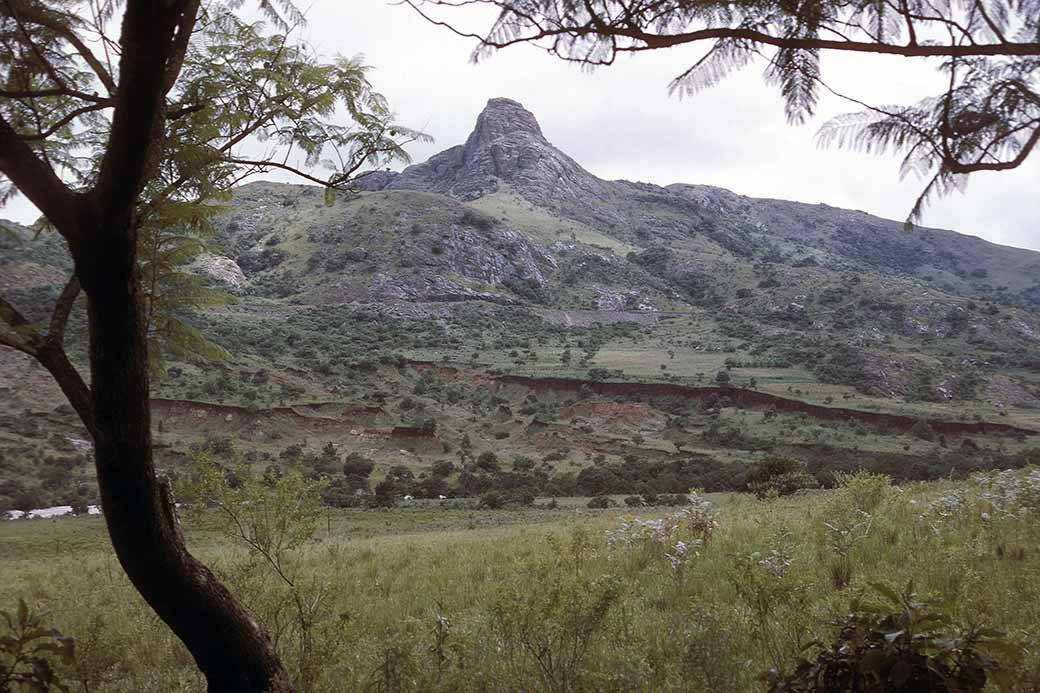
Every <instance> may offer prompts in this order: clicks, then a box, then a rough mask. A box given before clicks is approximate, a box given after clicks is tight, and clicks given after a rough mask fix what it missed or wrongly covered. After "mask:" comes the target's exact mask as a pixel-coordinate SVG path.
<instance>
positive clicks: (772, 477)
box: [747, 455, 819, 498]
mask: <svg viewBox="0 0 1040 693" xmlns="http://www.w3.org/2000/svg"><path fill="white" fill-rule="evenodd" d="M818 485H819V484H818V483H817V481H816V478H815V477H814V476H813V475H812V474H810V473H809V472H808V471H806V469H805V465H804V464H802V463H801V462H799V461H798V460H793V459H790V458H788V457H780V456H778V455H771V456H769V457H767V458H765V459H763V460H759V461H758V462H755V464H753V465H752V466H751V469H750V470H748V474H747V490H748V491H750V492H751V493H754V494H755V496H757V497H758V498H771V497H776V496H789V495H791V494H792V493H796V492H797V491H801V490H803V489H808V488H816V487H817V486H818Z"/></svg>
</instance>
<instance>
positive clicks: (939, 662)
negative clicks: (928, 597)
mask: <svg viewBox="0 0 1040 693" xmlns="http://www.w3.org/2000/svg"><path fill="white" fill-rule="evenodd" d="M874 588H875V590H876V591H877V592H878V593H879V594H880V595H881V596H882V597H883V598H884V600H885V603H883V604H880V605H871V604H864V603H860V602H854V603H853V606H852V613H851V614H850V615H849V616H847V617H846V618H845V619H843V620H842V621H840V622H837V623H836V625H837V626H838V627H839V628H840V630H839V632H838V636H837V639H836V640H835V642H834V643H833V644H832V645H830V646H829V647H824V646H823V645H821V644H819V643H814V644H812V645H810V648H811V651H813V652H814V653H813V654H811V655H810V656H809V657H804V658H802V659H800V660H799V661H798V663H797V665H796V667H795V669H794V671H793V672H792V673H790V674H789V675H787V676H781V675H780V674H778V672H776V671H775V670H773V671H770V672H768V673H767V674H766V678H767V680H768V681H769V683H770V684H771V685H770V688H769V690H770V691H771V693H803V692H804V693H810V692H811V693H822V692H824V691H827V692H833V693H846V692H847V693H852V692H853V691H890V692H891V693H911V692H913V691H958V692H964V693H967V692H969V691H981V690H983V689H984V688H985V687H986V683H987V682H988V681H989V680H990V677H991V676H993V675H995V674H998V673H1000V672H1001V671H1002V669H1003V667H1002V665H1001V664H1000V660H999V657H1000V656H1005V657H1008V656H1009V657H1010V658H1012V659H1017V657H1018V652H1017V650H1018V648H1016V647H1014V646H1013V645H1011V643H1009V642H1007V641H1006V640H1005V639H1004V636H1003V634H1001V633H999V632H997V631H995V630H991V629H988V628H984V627H981V626H972V627H970V628H967V629H964V628H956V627H954V626H952V625H951V624H950V621H949V619H948V617H947V616H945V615H944V614H942V613H939V612H936V611H933V610H929V609H928V606H927V604H925V603H924V602H923V601H921V600H920V598H919V597H918V596H917V595H916V594H914V592H913V585H912V584H911V585H908V586H907V588H906V590H905V591H904V592H903V593H902V594H897V593H896V592H895V590H892V589H891V588H889V587H887V586H885V585H874ZM1005 664H1009V662H1005Z"/></svg>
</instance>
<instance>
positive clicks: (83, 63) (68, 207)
mask: <svg viewBox="0 0 1040 693" xmlns="http://www.w3.org/2000/svg"><path fill="white" fill-rule="evenodd" d="M257 1H258V4H259V6H260V8H261V9H262V10H263V11H264V12H265V13H266V14H267V15H268V18H269V19H270V20H271V23H272V25H273V26H274V27H275V28H276V30H277V32H276V33H271V32H270V31H268V30H267V29H266V28H265V26H264V25H263V24H262V23H247V22H244V21H242V20H241V19H239V18H238V17H237V16H236V15H235V14H234V12H233V11H232V9H233V8H234V7H237V6H240V5H241V4H242V2H241V0H237V1H233V2H230V3H223V2H218V1H217V0H164V2H158V3H157V2H152V1H149V0H124V1H123V2H118V3H110V2H101V3H95V2H88V1H87V0H5V2H4V3H3V4H2V5H0V45H2V46H3V49H2V50H0V85H2V86H0V202H4V201H6V200H8V199H10V198H11V197H12V196H13V195H14V194H15V193H16V192H20V193H21V194H23V195H25V196H26V197H27V198H28V199H29V200H30V201H31V202H32V203H33V204H34V205H36V207H37V208H39V209H40V211H41V212H42V213H43V217H44V222H43V223H41V224H40V227H41V228H43V227H50V228H53V229H54V230H56V231H57V232H58V233H59V234H60V235H61V236H62V237H63V239H64V240H65V242H66V243H67V246H68V249H69V252H70V254H71V257H72V260H73V263H74V267H75V270H74V275H73V276H72V277H71V278H70V279H69V281H68V282H67V283H66V285H65V288H64V290H63V291H62V293H61V295H60V297H59V299H58V300H57V302H56V304H55V306H54V308H53V310H52V313H51V316H50V319H49V320H48V321H47V324H46V325H44V326H43V330H41V329H39V328H38V326H37V325H35V324H33V323H32V322H31V321H29V320H28V319H26V317H25V315H24V314H23V313H22V312H20V311H19V310H18V309H17V308H16V307H15V306H14V305H13V304H12V303H11V302H9V301H7V300H4V299H2V298H0V345H4V346H7V347H10V348H13V349H17V350H19V351H22V352H24V353H26V354H28V355H29V356H31V357H33V358H35V359H36V360H37V361H38V362H39V363H40V364H41V365H42V366H43V367H44V368H46V369H47V370H48V372H49V373H50V374H51V375H52V376H53V377H54V379H55V381H56V382H57V383H58V384H59V386H60V387H61V389H62V391H63V392H64V393H65V395H66V396H67V397H68V399H69V402H70V403H71V404H72V406H73V408H74V409H75V410H76V412H77V413H78V414H79V416H80V418H81V419H82V420H83V423H84V425H85V426H86V428H87V430H88V431H89V432H90V434H91V436H92V437H93V439H94V443H95V464H96V467H97V479H98V485H99V489H100V495H101V505H102V510H103V512H104V515H105V520H106V523H107V526H108V531H109V535H110V538H111V540H112V545H113V547H114V548H115V552H116V556H117V557H118V559H119V561H120V564H121V565H122V566H123V569H124V570H125V571H126V573H127V575H128V576H129V578H130V580H131V582H132V583H133V585H134V587H135V588H136V589H137V590H138V591H139V592H140V593H141V595H142V597H143V598H144V600H145V601H146V602H147V603H148V604H149V606H151V608H152V609H153V610H155V612H156V613H157V614H158V615H159V617H160V618H161V619H162V620H163V621H164V622H165V623H166V624H167V625H168V626H169V627H170V628H171V629H172V630H173V632H174V633H175V634H176V635H177V637H178V638H180V639H181V640H182V642H183V643H184V644H185V646H186V647H187V649H188V650H189V651H190V652H191V654H192V656H193V657H194V659H195V662H196V664H197V665H198V666H199V668H200V669H201V670H202V672H203V673H204V675H205V676H206V678H207V680H208V683H209V688H210V690H221V691H261V690H272V689H274V688H276V687H281V686H284V685H285V671H284V669H283V667H282V665H281V663H280V662H279V660H278V657H277V656H276V654H275V652H274V648H273V646H272V644H271V642H270V639H269V638H268V637H267V635H266V634H265V633H264V632H263V631H262V629H260V628H259V627H258V626H257V623H256V620H255V619H254V618H252V617H251V616H250V615H249V614H247V613H246V611H245V610H244V609H243V608H242V607H241V606H240V605H239V604H238V602H237V601H236V600H235V598H234V597H233V596H232V595H231V593H230V592H228V590H227V589H226V588H225V587H224V586H223V585H222V584H221V583H220V581H219V580H218V579H217V577H216V576H215V575H214V574H213V573H212V572H211V571H210V570H208V569H207V568H206V567H205V566H204V565H203V564H202V563H201V562H199V561H198V560H197V559H195V558H194V557H193V556H192V555H191V554H190V553H189V552H188V550H187V549H186V548H185V546H184V542H183V540H182V537H181V533H180V530H179V528H178V526H177V522H176V519H175V510H174V508H173V505H172V503H171V502H170V496H169V493H168V491H167V490H166V489H165V487H164V485H163V484H161V483H160V482H159V480H158V478H157V477H156V474H155V467H154V464H153V460H152V440H151V416H150V411H149V352H151V355H152V356H153V357H155V356H156V355H161V350H160V351H158V352H157V349H156V337H157V335H161V334H162V333H163V332H164V331H165V332H166V334H167V335H168V336H170V337H171V338H170V339H168V340H165V342H164V343H163V344H161V345H160V346H163V347H164V348H165V347H166V346H167V345H168V346H169V347H170V348H173V349H180V348H184V349H186V350H187V351H191V352H198V351H199V350H200V349H203V350H204V349H205V345H204V343H203V342H200V341H199V340H198V339H195V337H197V335H196V334H194V333H191V332H190V331H185V330H184V329H181V327H183V323H180V325H181V327H178V323H177V321H176V320H174V319H173V317H174V315H175V313H174V312H173V311H171V310H169V308H170V307H171V305H170V304H171V303H173V304H176V303H178V302H180V303H182V304H187V305H189V306H192V305H199V304H200V303H204V297H203V296H201V295H200V294H199V292H198V286H197V285H192V284H190V283H184V282H178V281H177V275H176V273H173V272H171V271H169V268H170V267H172V266H176V265H177V264H178V262H179V260H182V259H183V258H184V256H185V254H188V255H190V254H191V253H193V252H196V251H197V248H198V246H199V242H200V241H199V240H198V237H199V235H200V234H201V232H204V231H205V230H206V228H207V226H208V222H209V219H210V218H211V217H212V216H213V215H214V214H215V213H217V212H218V211H219V208H218V206H217V203H218V202H219V198H221V197H224V196H226V194H227V191H228V190H229V189H230V187H231V186H232V185H233V184H234V183H235V182H237V181H238V180H240V179H241V178H242V176H244V175H248V174H251V173H258V172H262V171H267V170H271V169H274V168H278V169H286V170H289V171H291V172H293V173H295V174H297V175H299V176H300V177H302V178H303V179H306V180H310V181H312V182H315V183H318V184H320V185H323V186H326V189H327V191H328V194H329V196H331V194H332V193H333V191H334V190H335V189H339V188H347V187H349V186H350V185H351V183H352V181H353V179H354V178H355V177H356V175H357V172H358V171H359V170H360V169H361V167H362V166H364V165H366V164H375V163H381V162H384V161H386V160H388V159H392V158H401V157H402V156H403V151H402V149H401V145H402V143H403V142H404V141H407V140H410V139H414V138H415V137H417V136H419V135H418V134H417V133H412V132H410V131H407V130H405V129H402V128H400V127H399V126H397V125H395V124H394V123H393V118H392V113H391V112H390V109H389V107H388V106H387V104H386V101H385V99H383V97H381V96H380V95H379V94H377V93H375V92H374V91H373V90H372V88H371V86H370V85H369V83H368V81H367V78H366V75H365V73H366V67H365V65H364V64H363V63H361V62H360V61H359V60H354V59H344V58H337V59H335V60H334V61H332V62H329V63H324V62H322V61H321V60H319V59H318V57H317V55H316V54H315V53H314V52H313V51H312V50H311V49H310V48H309V47H308V46H307V45H306V44H303V43H299V42H295V41H293V40H291V39H290V38H289V30H290V28H291V26H298V25H299V24H300V22H302V19H303V18H302V16H301V15H300V13H299V12H298V11H297V10H296V9H295V7H293V5H292V2H291V0H257ZM119 11H121V12H122V18H121V21H116V19H117V17H114V16H113V15H114V13H116V12H119ZM116 27H118V30H119V32H120V33H119V35H118V36H112V35H110V32H111V31H112V30H113V29H115V28H116ZM340 107H342V111H339V109H340ZM338 112H343V113H346V114H348V118H349V121H348V122H346V123H342V122H335V120H334V119H335V118H337V117H338ZM256 139H259V140H262V141H265V142H266V143H267V149H266V151H264V152H263V154H261V155H260V156H255V157H254V156H251V155H249V154H248V153H246V149H245V148H244V145H245V144H247V143H248V142H249V141H251V140H256ZM253 151H255V148H254V149H253ZM290 151H299V152H302V153H303V154H304V155H305V165H304V166H303V167H299V168H298V167H295V166H293V165H292V164H290V163H288V162H289V159H288V152H290ZM326 153H333V154H336V155H337V156H334V157H333V158H334V159H335V161H336V162H337V163H336V164H332V165H329V166H328V168H330V169H331V171H330V172H329V174H328V175H327V176H324V175H322V174H316V173H314V172H313V171H315V170H316V169H317V168H318V167H319V166H324V162H325V161H326V160H332V159H331V158H326V157H325V154H326ZM329 196H327V199H329V200H331V197H329ZM163 277H166V278H167V279H168V280H169V281H167V282H166V285H165V286H164V287H163V290H162V291H155V290H154V287H155V284H156V283H157V282H158V280H159V279H161V278H163ZM81 289H82V291H83V293H84V294H85V295H86V299H87V300H86V304H87V323H88V325H89V333H90V334H89V359H90V376H91V377H90V382H91V384H90V386H89V387H88V386H87V384H86V382H85V381H84V379H83V378H82V377H81V375H80V373H79V372H78V371H77V369H76V368H75V367H74V366H73V365H72V363H71V361H70V360H69V359H68V357H67V356H66V354H65V352H64V348H63V341H64V333H65V325H66V322H67V319H68V316H69V314H70V312H71V311H72V309H73V306H74V303H75V300H76V297H77V295H78V294H79V292H80V290H81ZM44 330H45V331H44ZM203 355H205V354H203ZM153 363H154V358H153Z"/></svg>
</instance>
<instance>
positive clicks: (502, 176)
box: [386, 98, 608, 209]
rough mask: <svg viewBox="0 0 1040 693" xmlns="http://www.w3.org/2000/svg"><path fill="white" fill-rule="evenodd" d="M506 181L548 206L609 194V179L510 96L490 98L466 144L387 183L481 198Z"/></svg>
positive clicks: (408, 169)
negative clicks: (564, 147)
mask: <svg viewBox="0 0 1040 693" xmlns="http://www.w3.org/2000/svg"><path fill="white" fill-rule="evenodd" d="M503 185H508V186H509V187H511V188H512V190H513V191H514V192H516V193H518V194H520V195H521V196H522V197H524V198H525V199H527V200H528V201H529V202H531V203H533V204H536V205H540V206H542V207H545V208H547V209H557V208H559V207H560V206H561V205H563V204H564V203H566V204H568V205H574V204H577V205H579V206H583V205H587V204H589V203H590V202H593V201H595V200H602V199H605V198H606V197H607V195H608V193H607V191H606V187H605V186H604V184H603V181H601V180H599V179H598V178H596V177H595V176H593V175H592V174H591V173H589V172H588V171H586V170H585V169H583V168H582V167H581V166H579V165H578V164H577V163H576V162H575V161H574V160H573V159H571V158H570V157H569V156H567V155H566V154H564V153H563V152H561V151H560V150H559V149H556V148H555V147H553V146H552V145H551V144H549V142H548V141H547V140H546V139H545V137H544V136H543V135H542V129H541V127H540V126H539V125H538V120H537V119H536V118H535V117H534V114H533V113H531V112H530V111H528V110H527V109H525V108H524V107H523V105H521V104H520V103H518V102H516V101H513V100H512V99H506V98H493V99H490V100H489V101H488V102H487V106H485V107H484V110H483V111H482V112H481V113H480V115H479V116H477V123H476V125H475V127H474V128H473V131H472V132H471V133H470V136H469V137H468V138H467V139H466V143H465V144H462V145H458V146H455V147H452V148H451V149H446V150H444V151H443V152H440V153H439V154H434V155H433V156H432V157H430V158H429V159H428V160H427V161H425V162H423V163H421V164H416V165H414V166H409V167H408V168H406V169H405V170H404V171H403V172H402V173H401V175H399V176H397V177H395V178H394V179H393V180H391V181H389V182H388V183H387V185H386V187H387V188H397V189H406V190H423V191H426V192H436V193H442V194H447V195H451V196H452V197H455V198H457V199H460V200H475V199H477V198H478V197H483V196H484V195H488V194H491V193H494V192H497V191H498V190H500V189H501V188H502V187H503Z"/></svg>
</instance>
